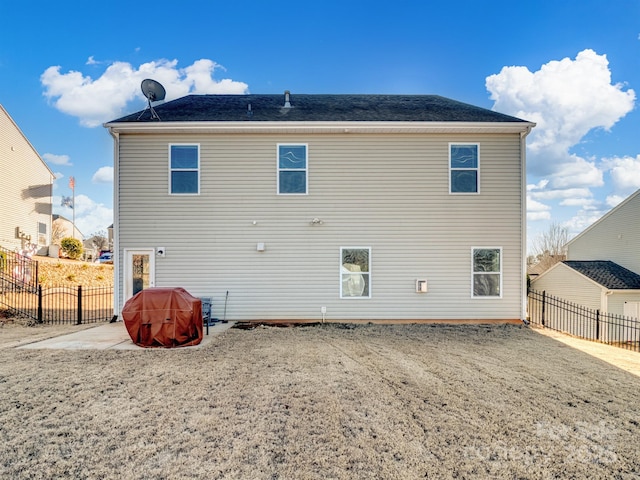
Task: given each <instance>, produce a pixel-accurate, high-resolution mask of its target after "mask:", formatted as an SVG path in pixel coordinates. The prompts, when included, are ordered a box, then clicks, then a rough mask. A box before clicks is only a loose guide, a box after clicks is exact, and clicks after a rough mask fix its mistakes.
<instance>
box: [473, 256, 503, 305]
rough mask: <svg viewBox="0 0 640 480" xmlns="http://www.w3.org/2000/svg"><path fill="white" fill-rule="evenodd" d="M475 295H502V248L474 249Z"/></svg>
mask: <svg viewBox="0 0 640 480" xmlns="http://www.w3.org/2000/svg"><path fill="white" fill-rule="evenodd" d="M472 257H473V258H472V263H473V265H472V270H473V278H472V284H473V292H472V293H473V296H474V297H494V298H495V297H502V248H499V247H497V248H493V247H492V248H474V249H473V250H472Z"/></svg>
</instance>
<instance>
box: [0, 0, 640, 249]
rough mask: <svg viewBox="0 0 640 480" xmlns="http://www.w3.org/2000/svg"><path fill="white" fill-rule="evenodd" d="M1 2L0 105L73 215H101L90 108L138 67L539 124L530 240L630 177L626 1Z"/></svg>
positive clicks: (208, 83) (92, 219) (189, 89)
mask: <svg viewBox="0 0 640 480" xmlns="http://www.w3.org/2000/svg"><path fill="white" fill-rule="evenodd" d="M89 5H90V4H87V3H86V2H77V1H68V2H44V1H36V2H35V3H34V2H16V1H10V0H0V18H2V19H3V20H4V21H3V27H2V29H1V30H0V104H2V105H3V106H4V107H5V109H6V110H7V111H8V112H9V114H10V115H11V116H12V118H13V119H14V121H15V122H16V123H17V124H18V126H19V127H20V129H21V130H22V131H23V133H24V134H25V135H26V137H27V138H28V139H29V141H30V142H31V143H32V145H33V146H34V147H35V149H36V150H37V151H38V153H39V154H40V155H41V156H42V157H43V158H44V159H45V160H46V161H47V164H48V165H49V166H50V168H51V169H52V170H53V171H54V172H55V173H56V175H57V177H58V178H57V180H56V182H55V186H54V213H59V214H61V215H64V216H66V217H67V218H71V217H72V212H71V210H69V209H68V208H67V207H62V206H61V204H60V203H61V202H60V197H61V196H68V195H70V194H71V190H70V189H69V187H68V183H69V177H70V176H74V177H75V178H76V189H75V195H76V209H75V210H76V212H75V213H76V223H77V226H78V227H79V228H80V230H81V231H82V233H83V234H85V235H90V234H92V233H94V232H97V231H100V230H106V227H107V226H108V225H109V224H111V223H112V222H113V205H112V195H113V178H112V173H113V170H112V167H113V142H112V139H111V137H110V136H109V135H108V133H107V132H106V130H105V129H104V128H103V127H102V123H104V122H106V121H109V120H113V119H115V118H118V117H119V116H121V115H124V114H127V113H132V112H135V111H138V110H141V109H143V108H144V107H145V106H146V104H145V100H144V98H143V97H142V94H141V92H140V81H141V80H142V79H144V78H154V79H156V80H158V81H160V82H161V83H162V84H163V85H164V86H165V88H166V89H167V99H172V98H177V97H180V96H183V95H186V94H188V93H281V92H283V91H284V90H290V91H291V92H292V94H295V93H390V94H394V93H395V94H437V95H442V96H445V97H449V98H453V99H456V100H460V101H463V102H467V103H471V104H474V105H478V106H481V107H485V108H489V109H495V110H497V111H500V112H503V113H508V114H512V115H516V116H519V117H520V118H524V119H526V120H530V121H534V122H536V123H538V127H537V128H536V129H534V132H533V133H532V134H531V135H530V136H529V137H528V145H529V146H528V153H527V155H528V174H527V183H528V232H529V238H530V240H529V243H530V244H532V243H533V242H534V240H535V238H536V237H537V236H538V235H539V234H540V233H541V232H544V231H546V230H547V229H548V227H549V225H550V223H551V222H555V223H559V224H562V225H566V226H567V227H568V228H569V231H570V233H571V234H572V235H573V234H576V233H579V232H580V231H582V230H583V229H584V228H585V227H587V226H588V225H589V224H591V223H592V222H593V221H595V220H596V219H597V218H599V217H600V216H601V215H603V214H604V213H606V212H607V211H608V210H609V209H610V208H612V207H613V206H615V205H616V204H617V203H619V202H620V201H621V200H622V199H624V198H625V197H627V196H628V195H629V194H631V193H633V192H634V191H635V190H637V189H638V188H640V113H639V112H638V108H637V104H638V98H637V97H638V92H640V0H616V1H615V2H611V1H594V0H579V1H578V0H575V1H574V0H569V1H564V0H541V1H536V2H513V1H490V0H486V1H477V0H464V1H455V0H451V1H449V2H441V1H425V0H422V1H418V0H413V1H403V0H397V1H395V2H383V1H381V2H371V1H359V0H354V1H349V0H341V1H334V0H325V1H323V2H300V1H267V0H262V1H258V0H247V1H245V2H216V1H191V2H189V1H187V2H182V3H175V2H166V1H164V0H158V1H155V2H145V3H139V2H138V3H136V2H122V1H119V0H116V1H111V2H107V3H101V4H95V5H93V4H91V5H92V6H89Z"/></svg>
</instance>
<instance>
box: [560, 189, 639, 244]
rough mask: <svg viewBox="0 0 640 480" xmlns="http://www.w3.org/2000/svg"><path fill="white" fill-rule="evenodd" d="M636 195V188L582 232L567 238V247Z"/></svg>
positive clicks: (637, 193)
mask: <svg viewBox="0 0 640 480" xmlns="http://www.w3.org/2000/svg"><path fill="white" fill-rule="evenodd" d="M638 195H640V189H638V190H636V191H635V192H634V193H632V194H631V195H629V196H628V197H627V198H625V199H624V200H623V201H622V202H620V203H619V204H618V205H616V206H615V207H613V208H612V209H611V210H609V211H608V212H607V213H605V214H604V215H603V216H602V217H600V218H599V219H598V220H596V221H595V222H593V223H592V224H591V225H589V226H588V227H587V228H585V229H584V230H583V231H582V232H580V233H579V234H578V235H576V236H575V237H573V238H572V239H571V240H569V241H568V242H567V245H566V246H567V247H568V246H569V245H571V244H572V243H573V242H575V241H576V240H577V239H578V238H580V237H582V236H583V235H585V234H586V233H587V232H589V231H591V230H592V229H593V228H595V227H596V226H597V225H598V224H600V223H601V222H603V221H604V220H605V219H606V218H609V217H610V216H611V215H614V214H615V213H616V212H617V211H618V210H620V208H622V206H624V205H626V204H627V203H629V202H631V201H632V200H633V199H634V198H635V197H637V196H638Z"/></svg>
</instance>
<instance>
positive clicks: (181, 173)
mask: <svg viewBox="0 0 640 480" xmlns="http://www.w3.org/2000/svg"><path fill="white" fill-rule="evenodd" d="M169 173H170V179H169V193H170V194H172V195H197V194H199V193H200V145H182V144H172V145H169Z"/></svg>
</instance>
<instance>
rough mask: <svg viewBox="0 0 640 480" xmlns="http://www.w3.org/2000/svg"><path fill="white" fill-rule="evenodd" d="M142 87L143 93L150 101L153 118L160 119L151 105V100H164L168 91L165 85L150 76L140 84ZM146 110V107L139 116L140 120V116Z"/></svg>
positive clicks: (149, 105)
mask: <svg viewBox="0 0 640 480" xmlns="http://www.w3.org/2000/svg"><path fill="white" fill-rule="evenodd" d="M140 88H141V89H142V94H143V95H144V96H145V97H146V98H147V103H148V107H147V108H149V110H150V111H151V118H152V119H157V120H160V117H159V116H158V114H157V113H156V111H155V110H154V109H153V107H152V106H151V102H158V101H160V100H164V97H165V96H166V95H167V92H166V91H165V89H164V87H163V86H162V85H161V84H160V83H159V82H156V81H155V80H151V79H150V78H145V79H144V80H143V81H142V83H141V84H140ZM146 111H147V109H146V108H145V109H144V111H143V112H142V113H141V114H140V116H139V117H138V120H140V117H142V115H143V114H144V112H146Z"/></svg>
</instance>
